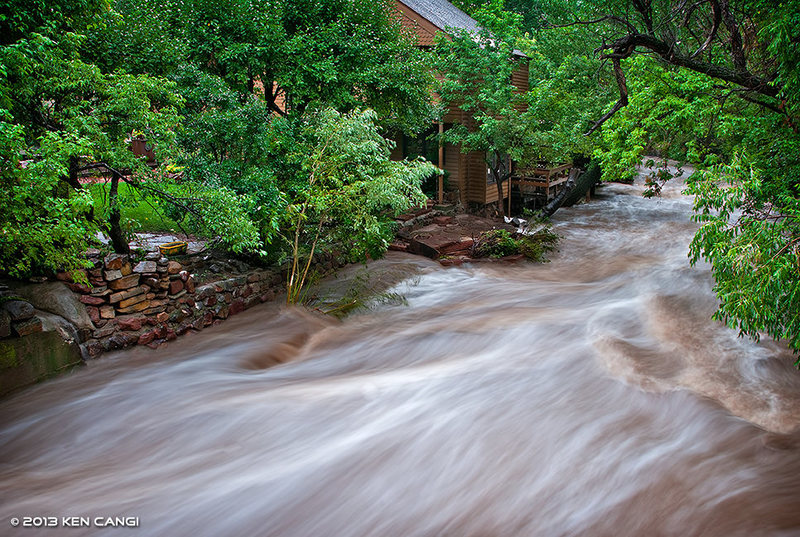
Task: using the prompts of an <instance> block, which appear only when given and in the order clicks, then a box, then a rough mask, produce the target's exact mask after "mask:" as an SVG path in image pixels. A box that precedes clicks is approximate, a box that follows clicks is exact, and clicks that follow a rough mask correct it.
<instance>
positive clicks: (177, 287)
mask: <svg viewBox="0 0 800 537" xmlns="http://www.w3.org/2000/svg"><path fill="white" fill-rule="evenodd" d="M181 291H183V282H182V281H180V280H173V281H171V282H169V294H171V295H177V294H178V293H180V292H181Z"/></svg>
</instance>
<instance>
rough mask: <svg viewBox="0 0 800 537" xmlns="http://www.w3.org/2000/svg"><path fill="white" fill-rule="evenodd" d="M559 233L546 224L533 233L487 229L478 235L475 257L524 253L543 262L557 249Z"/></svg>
mask: <svg viewBox="0 0 800 537" xmlns="http://www.w3.org/2000/svg"><path fill="white" fill-rule="evenodd" d="M558 240H559V238H558V235H556V234H555V233H553V232H552V231H551V230H550V228H549V227H548V226H546V225H542V226H541V227H540V229H538V230H537V231H536V232H534V233H531V234H529V235H528V234H520V235H516V236H512V235H511V233H510V232H508V231H507V230H505V229H493V230H490V231H486V232H484V233H482V234H481V235H480V237H478V239H477V240H476V241H475V244H474V246H473V248H472V255H473V256H474V257H493V258H499V257H505V256H509V255H515V254H523V255H524V256H525V257H527V258H528V259H530V260H531V261H534V262H537V263H541V262H545V261H547V258H546V255H547V254H548V253H549V252H552V251H554V250H555V249H556V247H557V245H558Z"/></svg>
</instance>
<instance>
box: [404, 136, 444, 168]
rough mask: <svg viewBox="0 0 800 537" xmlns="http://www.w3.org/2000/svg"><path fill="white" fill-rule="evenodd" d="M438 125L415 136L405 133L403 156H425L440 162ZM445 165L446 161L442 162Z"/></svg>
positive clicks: (437, 162)
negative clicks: (437, 137)
mask: <svg viewBox="0 0 800 537" xmlns="http://www.w3.org/2000/svg"><path fill="white" fill-rule="evenodd" d="M438 134H439V129H438V127H431V128H430V129H428V130H426V131H425V132H423V133H421V134H419V135H418V136H415V137H410V136H406V135H403V158H412V159H413V158H417V157H424V158H425V160H427V161H429V162H432V163H433V164H436V165H438V164H439V141H438V140H437V139H436V136H437V135H438ZM441 164H442V166H444V162H442V163H441Z"/></svg>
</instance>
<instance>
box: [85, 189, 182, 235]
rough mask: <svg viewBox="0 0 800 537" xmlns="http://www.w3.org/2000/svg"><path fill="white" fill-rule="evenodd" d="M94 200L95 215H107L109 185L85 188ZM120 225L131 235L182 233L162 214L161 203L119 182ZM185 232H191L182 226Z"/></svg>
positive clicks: (175, 224) (172, 221)
mask: <svg viewBox="0 0 800 537" xmlns="http://www.w3.org/2000/svg"><path fill="white" fill-rule="evenodd" d="M86 188H87V190H88V191H89V192H90V193H91V194H92V198H94V207H95V214H97V215H103V214H108V191H109V189H110V188H111V184H110V183H96V184H92V185H87V186H86ZM118 196H119V199H120V201H121V205H122V207H121V212H122V225H123V227H124V228H125V229H127V230H129V231H130V232H132V233H182V231H181V227H180V226H179V225H178V223H177V222H176V221H175V220H173V219H171V218H169V217H168V216H166V215H165V214H164V209H163V207H162V205H161V203H160V202H159V201H158V200H157V199H156V198H154V197H152V196H148V195H142V194H140V193H139V192H138V191H137V190H136V189H135V188H134V187H132V186H130V185H128V184H127V183H124V182H120V184H119V191H118ZM183 227H184V228H185V229H186V230H187V231H191V230H190V229H188V228H187V227H186V225H185V224H184V225H183Z"/></svg>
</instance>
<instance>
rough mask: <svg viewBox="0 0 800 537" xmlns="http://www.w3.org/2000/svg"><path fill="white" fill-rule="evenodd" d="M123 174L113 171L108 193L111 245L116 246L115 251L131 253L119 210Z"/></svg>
mask: <svg viewBox="0 0 800 537" xmlns="http://www.w3.org/2000/svg"><path fill="white" fill-rule="evenodd" d="M120 179H121V176H120V175H119V173H117V172H116V171H114V172H111V190H110V191H109V193H108V206H109V209H110V214H109V217H108V234H109V235H110V236H111V245H112V246H113V247H114V251H115V252H117V253H118V254H129V253H131V249H130V246H128V241H127V240H125V236H124V234H123V233H122V225H121V220H122V215H121V214H120V210H119V201H118V199H117V193H118V191H119V180H120Z"/></svg>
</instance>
